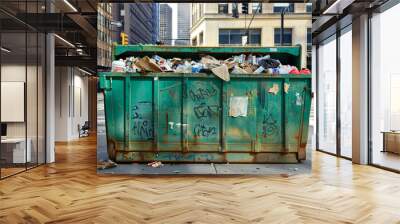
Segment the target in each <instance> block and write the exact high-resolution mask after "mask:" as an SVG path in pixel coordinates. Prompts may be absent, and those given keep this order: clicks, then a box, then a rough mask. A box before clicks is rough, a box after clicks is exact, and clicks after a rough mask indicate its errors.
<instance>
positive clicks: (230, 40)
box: [219, 29, 261, 45]
mask: <svg viewBox="0 0 400 224" xmlns="http://www.w3.org/2000/svg"><path fill="white" fill-rule="evenodd" d="M246 33H247V30H246V29H220V30H219V45H242V37H243V36H246ZM249 44H250V45H261V29H250V30H249Z"/></svg>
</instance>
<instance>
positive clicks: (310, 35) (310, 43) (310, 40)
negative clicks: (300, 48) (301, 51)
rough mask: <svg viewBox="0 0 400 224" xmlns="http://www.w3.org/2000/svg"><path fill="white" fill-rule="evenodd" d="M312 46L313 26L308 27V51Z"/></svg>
mask: <svg viewBox="0 0 400 224" xmlns="http://www.w3.org/2000/svg"><path fill="white" fill-rule="evenodd" d="M311 48H312V34H311V28H307V51H311Z"/></svg>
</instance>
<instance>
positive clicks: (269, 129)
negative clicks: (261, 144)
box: [262, 113, 279, 138]
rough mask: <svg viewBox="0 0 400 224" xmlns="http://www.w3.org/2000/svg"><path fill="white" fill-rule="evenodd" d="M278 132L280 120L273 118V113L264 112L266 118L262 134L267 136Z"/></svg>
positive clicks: (263, 122)
mask: <svg viewBox="0 0 400 224" xmlns="http://www.w3.org/2000/svg"><path fill="white" fill-rule="evenodd" d="M278 133H279V127H278V121H277V120H275V119H274V118H273V116H272V114H271V113H269V114H267V113H266V114H264V118H263V121H262V136H263V137H264V138H266V137H267V136H272V135H276V134H278Z"/></svg>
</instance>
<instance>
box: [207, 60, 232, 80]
mask: <svg viewBox="0 0 400 224" xmlns="http://www.w3.org/2000/svg"><path fill="white" fill-rule="evenodd" d="M211 71H212V72H213V73H214V75H216V76H218V77H219V78H220V79H222V80H224V81H229V80H230V76H229V70H228V67H227V66H226V65H225V64H223V65H221V66H219V67H216V68H213V69H211Z"/></svg>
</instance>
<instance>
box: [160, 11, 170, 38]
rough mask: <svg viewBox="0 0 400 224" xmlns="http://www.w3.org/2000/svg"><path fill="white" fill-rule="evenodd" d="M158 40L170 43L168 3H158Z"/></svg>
mask: <svg viewBox="0 0 400 224" xmlns="http://www.w3.org/2000/svg"><path fill="white" fill-rule="evenodd" d="M159 29H160V41H161V42H163V43H164V44H167V45H172V8H171V7H170V6H169V5H168V4H160V28H159Z"/></svg>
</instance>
